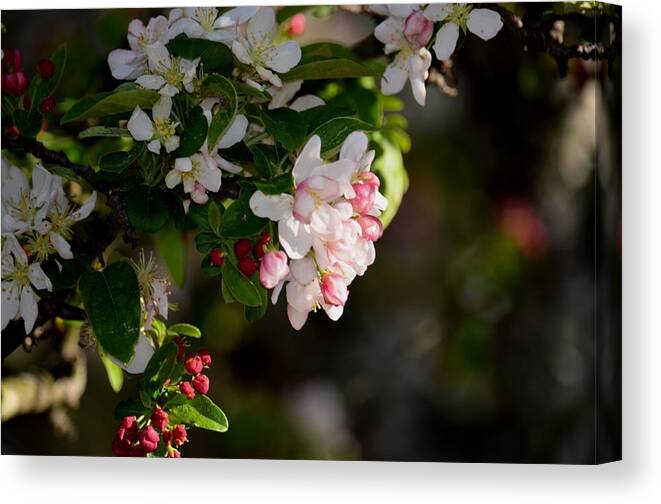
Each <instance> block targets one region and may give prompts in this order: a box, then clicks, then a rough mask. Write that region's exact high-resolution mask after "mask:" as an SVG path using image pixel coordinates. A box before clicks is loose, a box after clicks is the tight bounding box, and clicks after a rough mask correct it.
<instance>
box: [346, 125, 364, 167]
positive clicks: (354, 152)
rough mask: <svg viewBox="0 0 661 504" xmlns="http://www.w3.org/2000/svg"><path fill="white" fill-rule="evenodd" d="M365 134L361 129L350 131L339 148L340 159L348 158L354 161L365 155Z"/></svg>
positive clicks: (358, 160)
mask: <svg viewBox="0 0 661 504" xmlns="http://www.w3.org/2000/svg"><path fill="white" fill-rule="evenodd" d="M367 143H368V140H367V135H366V134H365V133H363V132H362V131H354V132H353V133H351V134H350V135H349V136H348V137H347V138H346V139H345V140H344V143H343V144H342V149H340V159H349V160H351V161H355V162H356V163H358V162H360V160H361V159H362V158H363V156H364V155H365V151H367Z"/></svg>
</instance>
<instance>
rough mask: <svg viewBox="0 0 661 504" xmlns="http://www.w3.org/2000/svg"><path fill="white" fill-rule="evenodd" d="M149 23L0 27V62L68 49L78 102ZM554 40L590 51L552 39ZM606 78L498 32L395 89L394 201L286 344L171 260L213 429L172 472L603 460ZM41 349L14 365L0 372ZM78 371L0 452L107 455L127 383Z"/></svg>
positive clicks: (44, 14)
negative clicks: (252, 465)
mask: <svg viewBox="0 0 661 504" xmlns="http://www.w3.org/2000/svg"><path fill="white" fill-rule="evenodd" d="M540 5H541V6H542V7H539V6H540ZM543 6H544V4H536V6H531V5H529V4H526V5H525V7H521V8H522V9H524V10H525V9H539V10H540V11H541V10H542V9H543ZM158 12H159V11H154V10H148V9H140V10H88V11H75V10H70V11H3V12H2V22H3V24H4V26H5V28H6V32H5V33H3V38H2V47H3V48H6V47H20V48H21V49H22V50H23V56H24V61H25V62H26V67H29V65H32V64H33V63H35V62H36V61H38V59H39V58H41V57H43V56H45V55H47V54H50V52H51V51H52V50H53V49H54V48H55V47H56V46H57V45H58V44H59V43H61V42H62V41H66V42H67V44H68V49H69V69H68V71H67V72H66V73H65V76H64V79H63V82H62V86H61V88H60V92H59V96H60V97H72V98H77V97H80V96H82V95H84V94H88V93H92V92H95V91H98V90H105V89H111V88H112V87H114V86H115V85H116V82H115V81H113V79H112V77H111V76H110V72H109V71H108V68H107V64H106V62H105V58H106V56H107V53H108V52H109V51H110V50H112V49H114V48H117V47H123V46H124V45H125V44H126V42H125V37H126V27H127V24H128V22H129V21H130V20H131V19H133V18H135V17H140V18H142V19H143V20H147V19H148V18H149V17H150V16H153V15H155V14H157V13H158ZM532 14H534V13H531V15H532ZM358 25H360V23H359V21H357V20H356V19H355V18H353V17H352V16H351V15H349V14H347V13H341V14H339V15H338V18H334V19H332V20H320V21H315V20H309V22H308V30H307V34H306V35H305V36H304V38H303V40H302V43H305V42H306V41H307V40H316V39H328V38H334V39H340V40H342V39H345V40H346V39H347V37H349V36H352V37H353V36H355V33H356V32H357V30H358V29H359V27H357V28H356V27H355V26H358ZM593 25H594V23H593ZM330 26H332V30H331V28H330ZM343 27H344V28H343ZM615 28H616V29H617V36H618V37H619V33H621V32H620V31H619V26H616V27H615ZM361 29H363V30H364V29H365V28H364V27H362V28H361ZM343 30H344V32H343ZM312 34H314V38H313V37H312ZM572 36H573V37H582V38H586V37H589V36H590V35H589V34H588V35H586V34H585V33H581V27H580V25H578V24H577V25H576V26H573V25H572V24H571V23H569V24H568V25H567V27H566V35H565V37H566V38H569V39H571V37H572ZM594 36H595V34H594V33H593V34H592V38H594ZM599 36H600V35H599ZM588 39H589V38H588ZM618 44H619V41H618ZM620 65H621V61H620V59H619V57H618V58H616V60H615V64H614V65H610V68H608V66H609V65H607V64H604V63H599V64H595V62H591V61H579V60H572V61H571V63H570V66H569V72H568V75H567V76H566V77H564V78H560V76H559V75H558V70H557V66H556V64H555V62H554V60H553V59H552V58H551V57H550V56H548V55H547V54H543V53H532V52H526V51H524V50H523V48H522V47H521V45H520V43H518V42H517V41H516V40H514V39H513V38H512V37H511V36H510V35H509V34H508V33H507V32H506V31H505V30H503V31H502V32H501V33H500V34H499V35H498V36H497V37H496V38H495V39H493V40H491V41H489V42H488V43H485V42H483V41H481V40H480V39H478V38H477V37H475V36H468V37H467V38H466V39H465V43H464V44H463V45H462V46H461V47H460V48H458V50H457V54H456V57H455V59H454V67H453V71H454V73H455V76H456V78H457V86H458V90H459V95H458V96H457V97H449V96H446V95H444V94H442V93H441V92H440V91H438V90H437V89H435V88H434V87H429V88H428V97H427V106H426V107H424V108H422V107H419V106H418V105H417V104H416V103H415V102H414V101H413V100H412V98H411V96H410V91H409V89H408V87H407V89H406V90H405V92H404V94H403V97H404V98H405V102H406V106H405V110H404V114H405V115H406V116H407V118H408V119H409V133H410V135H411V137H412V144H413V146H412V149H411V151H410V153H408V154H407V155H406V157H405V162H406V167H407V170H408V173H409V176H410V188H409V191H408V193H407V194H406V196H405V198H404V201H403V203H402V205H401V207H400V211H399V213H398V215H397V216H396V217H395V219H394V221H393V222H392V224H391V225H390V227H389V228H388V229H387V231H386V233H385V235H384V237H383V238H382V240H381V241H380V242H379V243H378V244H377V259H376V262H375V264H374V265H373V266H372V267H371V268H370V269H369V270H368V272H367V274H366V275H365V276H364V277H363V278H360V279H357V280H356V281H355V282H354V283H353V284H352V286H351V296H350V298H349V303H348V304H347V307H346V309H345V313H344V316H343V317H342V318H341V320H340V321H338V322H336V323H333V322H331V321H329V320H328V319H327V318H326V317H325V316H323V315H322V314H316V315H313V316H311V317H310V319H309V320H308V323H307V325H306V326H305V328H304V329H303V330H302V331H301V332H295V331H293V330H292V329H291V328H290V326H289V323H288V321H287V318H286V310H285V305H284V301H283V300H281V302H280V303H279V304H278V305H277V306H275V307H270V309H269V311H268V313H267V315H266V317H265V318H264V319H262V320H261V321H259V322H257V323H254V324H248V323H246V322H245V321H244V319H243V315H242V311H241V310H240V309H239V308H238V307H237V306H234V305H224V304H223V302H222V298H221V295H220V287H219V282H218V280H217V279H214V278H208V277H206V276H204V274H202V273H201V271H200V270H199V266H198V265H199V261H200V257H199V254H197V252H195V250H194V247H193V245H192V243H191V244H189V245H190V246H189V257H190V260H189V264H188V270H187V280H186V283H185V285H184V287H183V288H181V289H175V296H174V301H176V302H178V304H179V311H178V312H176V313H174V314H173V316H172V318H171V320H186V321H189V322H192V323H196V324H198V325H199V326H200V327H202V328H203V331H204V343H205V344H206V345H207V346H208V347H209V348H210V349H211V351H212V355H213V356H214V358H215V361H214V366H213V367H212V370H211V371H212V373H211V384H212V385H211V391H210V395H211V396H212V397H213V399H214V400H215V401H216V402H217V403H219V404H220V406H221V407H222V408H223V409H224V411H225V412H226V413H227V416H228V417H229V420H230V429H229V431H228V432H227V433H226V434H214V433H207V432H204V431H200V430H193V431H192V432H191V433H190V437H191V443H189V444H188V445H186V447H185V451H184V456H186V457H236V458H322V459H325V458H329V459H363V460H401V461H403V460H423V461H465V462H532V463H539V462H544V463H593V462H595V461H600V460H606V459H613V458H619V457H620V456H621V435H620V426H621V422H620V404H621V398H620V384H621V378H620V372H621V369H620V354H621V347H620V335H621V331H620V318H621V317H620V313H621V312H620V290H621V289H620V282H621V267H620V257H621V244H620V236H621V229H620V208H621V206H620V205H621V203H620V187H621V171H620V168H621V167H620V155H621V145H620V141H619V138H620V127H621V124H620V113H621V95H620V93H621V81H620ZM60 134H62V135H64V136H66V135H67V134H70V135H71V137H74V136H75V132H74V131H71V132H69V133H67V132H66V131H64V132H60ZM188 238H189V240H190V241H192V237H188ZM145 246H149V244H148V243H146V244H145ZM210 293H215V295H210ZM40 352H41V353H42V354H43V352H47V349H46V348H40V347H38V348H37V349H36V350H35V351H34V352H32V354H29V355H28V354H25V353H24V352H23V351H22V350H20V349H19V351H17V352H16V353H15V354H14V355H12V356H11V357H10V358H9V359H8V360H7V361H6V362H5V366H4V369H3V376H4V375H6V374H7V373H11V372H12V371H14V370H17V369H21V368H22V367H24V366H29V365H30V362H36V361H38V359H39V358H40V357H39V356H40ZM88 357H89V358H88V384H87V390H86V392H85V394H84V395H83V397H82V400H81V403H80V407H79V409H74V410H70V411H68V412H67V418H68V419H69V420H70V421H69V424H68V427H69V428H67V429H62V428H61V425H60V427H59V428H58V429H56V428H55V427H53V425H54V424H56V423H57V422H50V421H49V415H48V414H43V415H31V416H23V417H18V418H15V419H12V420H10V421H8V422H5V423H3V425H2V452H3V453H17V454H58V455H99V456H101V455H109V454H110V443H111V440H112V436H113V433H114V430H115V429H116V427H117V425H116V421H114V420H113V418H112V414H113V409H114V407H115V404H116V402H117V401H118V399H120V398H125V397H128V396H129V395H131V394H132V393H133V392H134V390H135V381H136V379H135V378H133V379H129V380H127V381H126V382H125V385H124V389H123V390H122V392H121V393H120V394H115V393H114V392H112V390H111V389H110V386H109V385H108V381H107V378H106V375H105V372H104V369H103V367H102V365H101V363H100V362H99V360H98V358H96V356H95V355H93V352H91V351H90V352H89V353H88ZM595 371H599V373H598V374H597V376H595ZM50 418H51V419H52V415H50Z"/></svg>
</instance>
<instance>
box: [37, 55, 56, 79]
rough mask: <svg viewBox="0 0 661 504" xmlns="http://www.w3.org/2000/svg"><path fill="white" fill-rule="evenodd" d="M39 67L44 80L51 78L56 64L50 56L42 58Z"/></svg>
mask: <svg viewBox="0 0 661 504" xmlns="http://www.w3.org/2000/svg"><path fill="white" fill-rule="evenodd" d="M37 67H38V68H39V76H40V77H41V78H42V79H44V80H47V79H50V78H51V77H52V76H53V74H54V73H55V64H54V63H53V62H52V61H51V60H49V59H48V58H43V59H40V60H39V63H37Z"/></svg>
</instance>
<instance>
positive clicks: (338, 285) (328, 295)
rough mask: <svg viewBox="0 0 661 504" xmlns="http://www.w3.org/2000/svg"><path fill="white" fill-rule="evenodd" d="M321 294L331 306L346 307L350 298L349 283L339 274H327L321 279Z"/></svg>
mask: <svg viewBox="0 0 661 504" xmlns="http://www.w3.org/2000/svg"><path fill="white" fill-rule="evenodd" d="M321 293H322V294H323V296H324V301H326V303H328V304H330V305H335V306H344V303H346V302H347V298H348V297H349V290H348V289H347V282H346V280H345V279H344V277H343V276H342V275H340V274H339V273H326V274H325V275H323V276H322V277H321Z"/></svg>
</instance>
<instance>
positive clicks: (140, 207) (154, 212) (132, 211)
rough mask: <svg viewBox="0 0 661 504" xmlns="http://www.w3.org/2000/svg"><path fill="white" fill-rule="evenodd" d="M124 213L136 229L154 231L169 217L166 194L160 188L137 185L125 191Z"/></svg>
mask: <svg viewBox="0 0 661 504" xmlns="http://www.w3.org/2000/svg"><path fill="white" fill-rule="evenodd" d="M126 213H127V214H128V216H129V220H130V221H131V224H133V226H134V227H135V228H136V229H137V230H138V231H143V232H145V233H156V232H157V231H160V230H161V229H162V228H163V226H165V224H167V222H168V219H169V213H168V200H167V196H166V195H165V193H164V192H163V191H162V190H161V189H157V188H154V187H147V186H144V185H140V186H137V187H135V188H134V189H131V190H130V191H129V192H128V193H126Z"/></svg>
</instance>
